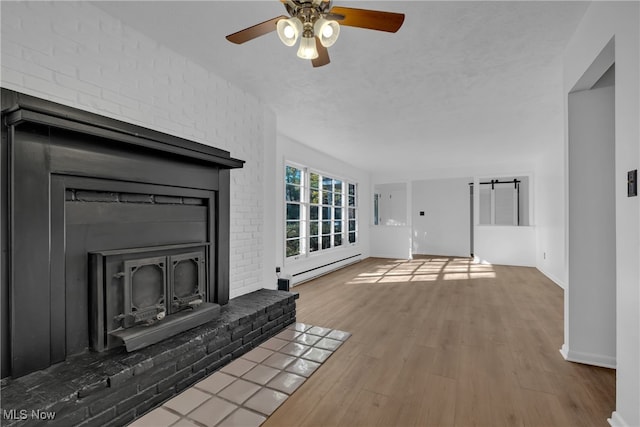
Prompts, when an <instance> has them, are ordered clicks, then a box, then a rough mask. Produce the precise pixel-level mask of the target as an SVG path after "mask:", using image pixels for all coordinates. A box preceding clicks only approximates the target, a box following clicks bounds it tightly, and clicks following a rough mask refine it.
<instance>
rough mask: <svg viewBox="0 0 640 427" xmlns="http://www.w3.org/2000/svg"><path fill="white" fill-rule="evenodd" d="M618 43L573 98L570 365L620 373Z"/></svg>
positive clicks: (578, 86) (568, 308)
mask: <svg viewBox="0 0 640 427" xmlns="http://www.w3.org/2000/svg"><path fill="white" fill-rule="evenodd" d="M613 52H614V50H613V40H612V41H611V42H610V43H609V44H608V45H607V47H605V49H604V50H603V51H602V53H601V54H600V55H599V56H598V58H597V59H596V60H595V61H594V63H593V64H592V65H591V67H590V68H589V69H588V70H587V71H586V72H585V74H584V76H583V78H581V79H580V81H579V82H578V84H576V87H574V89H573V90H572V91H571V92H570V93H569V95H568V109H569V110H568V111H569V141H568V199H569V200H568V201H569V204H568V248H569V251H568V264H569V283H568V288H567V292H566V294H565V344H564V346H563V348H562V354H563V356H564V357H565V358H566V359H567V360H570V361H575V362H581V363H588V364H592V365H598V366H604V367H611V368H615V365H616V236H615V232H616V219H615V214H616V213H615V64H614V62H613Z"/></svg>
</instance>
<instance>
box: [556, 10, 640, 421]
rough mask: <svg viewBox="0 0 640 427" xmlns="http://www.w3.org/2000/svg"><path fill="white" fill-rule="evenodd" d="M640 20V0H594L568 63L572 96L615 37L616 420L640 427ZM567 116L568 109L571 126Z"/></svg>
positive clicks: (566, 90)
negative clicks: (631, 187)
mask: <svg viewBox="0 0 640 427" xmlns="http://www.w3.org/2000/svg"><path fill="white" fill-rule="evenodd" d="M639 18H640V3H638V2H593V3H592V4H591V5H590V6H589V9H588V10H587V12H586V13H585V16H584V18H583V20H582V22H581V23H580V25H579V26H578V29H577V30H576V33H575V34H574V36H573V38H572V40H571V42H570V44H569V45H568V47H567V50H566V53H565V61H564V64H565V69H564V95H565V96H566V95H567V94H568V93H569V91H570V90H571V89H572V88H573V87H574V86H575V84H576V82H577V81H578V80H579V79H580V77H581V76H582V75H583V74H584V72H585V71H586V70H587V69H588V68H589V66H590V65H591V63H592V62H593V61H594V59H595V58H596V56H597V55H598V54H599V53H600V51H601V50H602V49H603V48H604V46H605V45H606V44H607V43H608V42H609V41H610V40H611V39H612V38H614V37H615V66H616V76H615V78H616V87H615V115H616V117H615V135H616V141H615V147H616V148H615V150H616V153H615V163H616V171H615V180H616V181H615V198H616V299H617V302H616V308H617V310H616V354H617V375H616V410H615V412H614V413H613V414H612V417H611V420H610V423H611V424H612V425H614V426H640V404H639V402H640V271H639V268H640V267H639V266H640V245H639V241H640V215H639V209H638V204H639V203H638V197H633V198H628V197H627V196H626V176H627V175H626V172H627V171H628V170H632V169H637V168H638V165H639V163H640V147H639V145H640V129H639V127H640V125H639V122H640V120H638V118H639V117H640V105H639V104H640V83H639V79H638V76H639V75H640V30H639V28H640V19H639ZM567 117H568V115H567V111H566V109H565V129H567V128H568V126H567ZM566 141H568V138H567V135H565V144H566V143H567V142H566ZM565 146H566V145H565ZM565 179H566V177H565ZM565 182H566V181H565ZM568 279H569V283H568V286H569V287H571V278H570V277H569V278H568Z"/></svg>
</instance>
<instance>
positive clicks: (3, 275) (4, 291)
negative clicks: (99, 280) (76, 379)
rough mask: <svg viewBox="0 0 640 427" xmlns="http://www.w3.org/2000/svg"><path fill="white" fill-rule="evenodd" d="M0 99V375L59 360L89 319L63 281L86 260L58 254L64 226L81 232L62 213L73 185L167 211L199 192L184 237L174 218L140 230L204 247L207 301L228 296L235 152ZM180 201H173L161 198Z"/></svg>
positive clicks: (40, 103) (30, 100) (73, 287)
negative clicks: (193, 220)
mask: <svg viewBox="0 0 640 427" xmlns="http://www.w3.org/2000/svg"><path fill="white" fill-rule="evenodd" d="M1 95H2V97H1V104H2V105H1V106H2V145H1V148H0V172H1V173H0V206H1V210H2V218H1V223H0V240H1V242H0V243H1V249H2V252H1V259H0V261H1V264H0V268H1V270H0V292H1V293H0V299H1V309H2V310H1V319H0V323H1V342H0V348H1V362H2V377H3V378H4V377H6V376H13V377H19V376H21V375H24V374H27V373H29V372H33V371H36V370H39V369H43V368H46V367H48V366H51V365H52V364H55V363H57V362H61V361H64V360H65V358H66V357H67V356H70V355H72V354H74V352H75V353H76V354H77V350H78V349H79V348H82V346H83V345H84V340H85V337H84V336H83V333H84V329H82V328H80V329H78V330H79V331H80V332H78V331H77V330H76V329H73V323H74V322H76V321H79V320H81V318H82V317H83V316H85V315H86V317H89V302H88V301H86V300H85V299H86V294H87V291H86V290H85V289H82V286H81V285H79V284H78V283H79V281H78V280H75V282H74V281H73V280H71V279H69V275H70V273H69V268H68V265H70V264H69V263H70V262H71V261H70V258H71V257H76V258H81V259H80V261H79V262H81V263H82V262H84V263H86V259H84V258H82V257H78V255H77V254H72V253H70V252H69V251H70V250H71V249H70V248H69V246H73V245H68V244H67V236H66V235H65V233H66V232H67V229H70V228H73V227H76V229H77V230H80V231H82V230H83V229H82V227H83V226H84V225H83V224H84V223H82V221H83V219H82V218H83V217H82V216H80V217H79V216H78V214H75V213H74V215H75V216H74V215H71V217H72V219H73V220H75V221H76V222H75V223H72V224H70V223H69V221H70V219H69V218H67V217H66V215H65V209H66V208H65V203H66V202H67V201H68V200H69V197H70V196H69V195H70V194H73V198H74V200H75V197H76V193H82V194H85V195H88V196H86V197H89V200H90V201H91V199H90V198H91V197H94V199H95V201H96V202H101V200H100V198H101V197H102V196H101V195H102V194H107V195H108V194H127V195H130V196H129V199H135V198H138V199H144V198H145V197H146V198H149V199H150V200H152V203H158V206H159V208H158V209H160V210H170V211H171V212H174V211H175V210H179V209H183V210H185V211H188V212H190V210H189V209H192V208H191V207H190V206H188V203H187V201H188V200H199V201H200V202H198V203H201V206H199V207H198V208H197V209H198V210H199V212H200V217H202V218H204V219H200V220H198V221H200V222H199V223H198V224H197V226H193V227H191V228H190V227H188V226H187V227H185V231H184V235H183V234H182V231H181V229H179V228H176V227H175V226H174V227H173V229H172V230H173V231H172V232H170V233H169V234H170V235H169V236H168V237H164V238H160V237H157V238H156V236H155V232H156V229H154V228H153V227H152V228H150V229H145V230H143V231H141V233H142V234H143V236H142V238H143V241H145V242H153V244H158V245H171V244H182V243H191V242H203V243H211V245H212V248H214V249H212V250H211V251H209V254H208V257H209V262H210V265H211V275H212V277H211V280H210V283H208V284H207V286H208V295H210V296H211V297H210V301H211V302H213V303H217V304H220V305H223V304H226V303H227V302H228V300H229V238H230V237H229V228H230V224H229V223H230V218H229V210H230V209H229V205H230V169H232V168H241V167H242V166H243V163H244V162H243V161H242V160H238V159H234V158H232V157H231V156H230V153H229V152H228V151H224V150H220V149H217V148H213V147H210V146H206V145H203V144H200V143H197V142H194V141H189V140H186V139H183V138H179V137H175V136H172V135H168V134H164V133H161V132H157V131H154V130H151V129H147V128H143V127H140V126H136V125H132V124H129V123H125V122H122V121H119V120H115V119H111V118H107V117H103V116H100V115H97V114H93V113H89V112H86V111H82V110H79V109H75V108H71V107H67V106H64V105H60V104H56V103H53V102H50V101H46V100H42V99H39V98H36V97H33V96H29V95H25V94H21V93H18V92H14V91H10V90H7V89H4V88H3V89H2V93H1ZM118 197H119V196H118ZM183 199H184V203H183V205H184V206H185V207H184V208H182V207H180V206H177V205H171V206H169V205H170V204H171V203H174V201H175V200H181V201H182V200H183ZM144 203H147V202H146V201H145V202H144ZM162 203H165V204H166V206H168V207H164V206H160V204H162ZM180 203H182V202H180ZM129 207H131V205H129ZM74 209H75V208H74ZM110 209H111V208H110ZM127 209H128V208H127ZM193 209H196V208H193ZM82 215H84V216H85V217H86V216H88V215H89V214H87V213H83V214H82ZM137 215H138V216H140V214H137ZM171 215H173V216H172V217H171V221H173V220H174V219H173V218H174V216H175V214H174V213H172V214H171ZM78 218H80V219H78ZM78 221H80V223H78ZM158 221H159V222H160V221H161V220H158ZM166 221H169V220H166ZM185 224H187V225H188V223H186V222H185ZM126 229H127V228H126V227H124V228H123V230H126ZM196 229H197V233H196V231H194V230H196ZM198 233H199V234H198ZM163 239H164V240H163ZM182 239H184V240H182ZM96 241H99V242H102V243H101V244H105V245H106V247H97V248H92V247H89V246H87V250H110V249H115V248H112V247H109V246H108V243H109V241H110V240H109V236H108V235H107V237H104V233H103V235H100V236H99V238H97V240H96ZM123 241H127V239H124V240H123ZM105 242H106V243H105ZM147 244H148V243H144V244H142V245H140V246H145V245H147ZM125 247H126V246H125ZM82 249H84V248H82ZM83 256H84V255H83ZM78 271H80V272H81V273H83V272H84V270H82V269H80V270H78ZM83 274H84V273H83ZM76 276H81V274H76ZM75 279H77V277H75ZM81 279H82V280H84V278H81ZM86 340H87V341H88V338H87V339H86Z"/></svg>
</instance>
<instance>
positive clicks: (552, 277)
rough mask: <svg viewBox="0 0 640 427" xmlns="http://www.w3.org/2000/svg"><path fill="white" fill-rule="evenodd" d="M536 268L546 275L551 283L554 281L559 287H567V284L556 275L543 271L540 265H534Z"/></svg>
mask: <svg viewBox="0 0 640 427" xmlns="http://www.w3.org/2000/svg"><path fill="white" fill-rule="evenodd" d="M536 269H537V270H538V271H539V272H540V273H542V274H544V275H545V276H547V279H549V280H551V281H552V282H553V283H555V284H556V285H558V286H559V287H561V288H562V289H567V285H566V284H565V283H564V282H563V281H562V280H560V279H558V278H557V277H555V276H554V275H553V274H549V273H547V272H546V271H544V270H543V269H541V268H540V267H536Z"/></svg>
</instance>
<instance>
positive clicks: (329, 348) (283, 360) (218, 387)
mask: <svg viewBox="0 0 640 427" xmlns="http://www.w3.org/2000/svg"><path fill="white" fill-rule="evenodd" d="M350 336H351V334H350V333H348V332H344V331H338V330H332V329H328V328H322V327H319V326H313V325H307V324H305V323H294V324H292V325H289V326H288V327H287V328H286V329H285V330H283V331H282V332H280V333H279V334H278V335H276V336H275V337H273V338H271V339H269V340H267V341H265V342H264V343H262V344H261V345H260V346H259V347H256V348H254V349H253V350H251V351H249V352H248V353H246V354H244V355H243V356H242V357H240V358H239V359H236V360H234V361H233V362H231V363H229V364H228V365H226V366H225V367H223V368H222V369H220V370H219V371H217V372H214V373H213V374H211V375H210V376H209V377H207V378H205V379H204V380H202V381H200V382H199V383H197V384H195V385H194V386H192V387H191V388H189V389H187V390H185V391H183V392H182V393H181V394H179V395H177V396H176V397H174V398H172V399H171V400H169V401H167V402H165V403H164V404H163V405H162V406H161V407H159V408H156V409H154V410H153V411H151V412H149V413H147V414H146V415H144V416H143V417H141V418H139V419H137V420H135V421H134V422H133V423H131V424H130V425H129V426H130V427H169V426H171V427H202V426H206V427H214V426H216V427H218V426H220V427H222V426H230V427H231V426H242V427H253V426H259V425H260V424H262V423H263V422H264V421H265V420H266V419H267V417H269V415H271V414H272V413H273V412H274V411H275V410H276V409H277V408H278V406H280V405H281V404H282V403H283V402H284V401H285V400H287V397H289V395H291V394H292V393H293V392H294V391H296V389H297V388H298V387H300V386H301V385H302V383H304V382H305V380H306V379H307V378H308V377H309V376H310V375H311V374H312V373H313V372H314V371H315V370H316V369H318V367H319V366H320V365H322V363H324V361H325V360H327V359H328V358H329V356H331V354H332V353H333V352H334V351H336V350H337V349H338V348H339V347H340V345H342V343H343V342H344V341H346V340H347V339H348V338H349V337H350Z"/></svg>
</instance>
